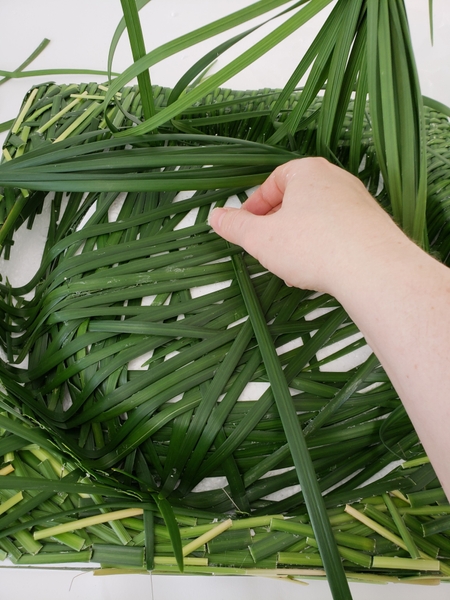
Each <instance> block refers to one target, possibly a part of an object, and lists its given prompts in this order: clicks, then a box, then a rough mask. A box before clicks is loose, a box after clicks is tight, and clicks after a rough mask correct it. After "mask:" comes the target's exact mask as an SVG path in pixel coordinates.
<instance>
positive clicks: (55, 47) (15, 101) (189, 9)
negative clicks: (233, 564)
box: [0, 0, 450, 600]
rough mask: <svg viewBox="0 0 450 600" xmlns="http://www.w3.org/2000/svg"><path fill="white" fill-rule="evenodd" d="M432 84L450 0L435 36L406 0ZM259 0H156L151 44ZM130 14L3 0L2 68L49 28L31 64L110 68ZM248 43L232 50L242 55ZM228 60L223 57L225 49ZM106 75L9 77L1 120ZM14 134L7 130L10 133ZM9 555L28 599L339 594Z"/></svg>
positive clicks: (5, 571) (314, 585)
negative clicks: (35, 95) (45, 86)
mask: <svg viewBox="0 0 450 600" xmlns="http://www.w3.org/2000/svg"><path fill="white" fill-rule="evenodd" d="M405 2H406V6H407V10H408V14H409V19H410V25H411V31H412V36H413V45H414V48H415V52H416V60H417V64H418V68H419V74H420V80H421V84H422V92H423V93H424V94H425V95H427V96H431V97H433V98H435V99H437V100H440V101H441V102H444V103H446V104H448V105H450V77H449V64H450V60H449V59H450V45H449V38H450V9H449V5H448V1H447V0H434V18H435V24H434V30H435V32H434V46H433V47H432V46H431V44H430V35H429V22H428V0H405ZM250 3H251V2H250V0H215V1H212V0H190V1H189V2H187V1H183V0H153V1H152V2H150V4H149V5H148V6H147V7H145V9H144V10H143V11H142V21H143V28H144V33H145V37H146V46H147V50H151V49H152V48H155V47H157V46H159V45H160V44H162V43H164V42H166V41H169V40H171V39H173V38H174V37H176V36H178V35H181V34H183V33H186V32H188V31H190V30H192V29H193V28H194V27H198V26H200V25H203V24H206V23H208V22H210V21H212V20H214V19H215V18H218V17H220V16H223V15H225V14H229V13H230V12H232V11H233V10H237V9H239V8H242V7H243V6H245V5H248V4H250ZM324 16H325V13H324V14H323V15H321V17H320V19H317V20H316V22H315V23H312V24H310V25H309V24H308V25H307V26H306V27H304V28H303V30H302V31H301V32H300V33H297V34H296V35H295V36H293V37H291V38H289V39H287V40H285V41H284V42H283V43H282V44H281V45H280V46H279V47H278V48H277V49H275V50H274V51H273V52H272V53H271V54H270V55H268V56H266V57H264V58H263V59H261V60H260V61H258V62H257V63H255V64H254V65H252V66H251V67H250V68H248V69H247V70H246V71H245V72H243V73H242V74H240V75H239V76H237V77H235V78H234V79H233V80H231V81H230V82H227V84H226V85H227V87H231V88H233V89H258V88H259V87H280V86H282V85H283V84H284V83H285V82H286V80H287V78H288V77H289V75H290V73H291V71H292V69H293V68H294V67H295V66H296V64H297V62H298V57H299V56H300V55H301V53H302V52H303V50H304V49H305V48H306V47H307V45H308V43H309V42H310V41H311V39H312V36H313V35H314V32H315V31H316V30H317V27H318V26H319V25H320V22H322V21H323V18H324ZM120 17H121V7H120V1H119V0H77V1H76V2H69V1H68V0H38V1H37V0H14V1H13V0H2V2H1V3H0V27H1V38H0V39H1V46H2V50H1V55H0V69H5V70H14V69H15V68H16V67H17V66H18V65H19V64H20V63H21V62H22V61H24V60H25V59H26V58H27V56H28V55H29V54H30V53H31V52H32V51H33V50H34V49H35V48H36V46H37V45H38V44H39V43H40V42H41V41H42V39H43V38H44V37H47V38H49V39H50V40H51V44H50V45H49V46H48V47H47V49H46V50H45V51H44V53H43V54H42V55H41V56H40V57H39V58H38V59H37V60H36V61H35V62H34V63H33V64H32V65H31V66H30V67H28V69H44V68H87V69H106V60H107V54H108V48H109V43H110V40H111V37H112V34H113V32H114V30H115V28H116V26H117V23H118V22H119V19H120ZM227 37H228V34H223V35H222V36H221V37H220V38H217V39H216V40H215V41H214V42H207V43H203V44H201V45H200V46H198V47H196V48H193V49H191V50H187V51H183V52H182V53H181V54H180V55H176V56H175V57H173V58H171V59H169V60H166V61H165V62H163V63H161V64H160V65H156V66H155V67H154V68H153V69H152V73H151V76H152V82H153V83H156V84H159V85H165V86H173V85H174V84H175V83H176V81H177V80H178V78H179V77H180V76H181V75H182V74H183V73H184V72H185V71H186V70H187V68H189V66H190V65H191V64H192V63H193V62H194V61H195V60H197V59H198V58H200V57H201V56H202V55H204V54H205V52H206V50H207V49H209V48H211V47H213V45H216V44H218V43H219V41H223V40H225V39H227ZM241 50H242V47H239V48H238V49H235V50H233V51H232V52H229V53H228V55H227V57H229V58H232V57H234V56H236V54H237V53H239V52H240V51H241ZM221 62H223V60H222V59H221ZM130 63H131V55H130V52H129V49H128V43H127V39H126V37H125V36H123V39H122V41H121V43H120V44H119V47H118V51H117V54H116V60H115V62H114V68H115V70H116V71H122V70H124V69H125V68H126V67H127V66H129V64H130ZM94 79H96V80H97V81H104V79H105V78H103V77H101V76H97V77H96V78H94V77H92V76H68V75H62V76H58V77H56V76H51V77H41V78H33V79H18V80H14V81H9V82H7V83H6V84H5V85H3V86H1V87H0V122H3V121H6V120H7V119H11V118H13V117H15V116H16V115H17V113H18V111H19V108H20V105H21V102H22V98H23V96H24V95H25V93H26V91H27V90H28V89H29V87H31V85H32V84H35V83H37V82H44V81H49V80H51V81H57V82H64V83H73V82H82V81H84V82H87V81H92V80H94ZM3 138H4V135H3V136H1V135H0V141H2V139H3ZM1 564H2V563H0V577H1V579H0V590H1V591H0V597H1V598H2V599H3V598H5V599H6V598H7V599H8V600H16V599H17V600H19V599H20V600H22V599H23V598H24V597H26V596H32V597H33V599H34V600H41V599H42V600H44V599H45V600H53V599H57V600H66V599H68V600H78V599H81V598H83V599H84V598H86V597H90V598H93V599H95V600H118V599H122V598H132V599H133V600H144V599H145V600H169V599H172V598H177V597H182V598H183V600H191V598H192V599H194V598H195V600H206V599H207V598H208V600H209V599H210V598H211V597H213V598H214V600H222V599H223V600H225V599H228V598H233V600H244V599H245V600H247V599H250V598H253V597H258V598H259V599H260V600H266V599H267V600H269V599H273V598H277V600H293V599H294V598H295V599H301V600H327V599H329V598H331V594H330V592H329V590H328V586H327V584H326V583H325V582H310V584H309V586H308V587H306V586H301V585H299V584H296V583H291V582H286V581H284V582H283V581H274V580H271V579H264V578H254V577H246V578H245V577H227V578H224V577H192V576H177V577H175V576H174V577H172V576H154V575H153V576H152V575H150V574H149V575H135V576H134V575H127V576H107V577H93V575H92V573H80V572H77V571H75V572H74V571H70V570H52V571H47V570H43V569H16V568H14V569H11V568H6V567H2V566H1ZM351 587H352V591H353V595H354V599H355V600H363V599H364V600H372V599H373V600H375V599H377V600H378V599H379V597H380V595H382V596H383V597H384V600H390V599H392V600H393V599H394V598H396V599H397V600H406V599H408V600H422V599H426V600H444V599H450V586H448V585H445V584H441V585H440V586H437V587H428V586H427V587H424V586H413V585H406V584H402V585H394V584H389V585H386V586H375V585H368V584H352V585H351Z"/></svg>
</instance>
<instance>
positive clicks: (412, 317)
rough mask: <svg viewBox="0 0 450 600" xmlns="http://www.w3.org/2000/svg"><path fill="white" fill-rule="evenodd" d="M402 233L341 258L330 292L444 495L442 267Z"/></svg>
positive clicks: (447, 328) (448, 293) (448, 427)
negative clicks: (369, 352) (397, 401)
mask: <svg viewBox="0 0 450 600" xmlns="http://www.w3.org/2000/svg"><path fill="white" fill-rule="evenodd" d="M402 236H403V234H401V235H400V236H399V238H398V239H399V242H398V244H395V243H394V244H392V245H390V246H389V247H386V248H385V250H384V251H383V252H377V253H373V252H368V253H367V254H366V253H364V251H361V252H360V253H359V254H358V255H357V257H355V258H354V260H349V264H348V271H347V274H346V275H344V274H343V273H341V276H342V277H341V283H340V285H339V286H337V289H336V296H337V297H338V299H339V300H340V301H341V302H342V304H343V306H344V307H345V308H346V310H347V311H348V312H349V315H350V316H351V318H352V319H353V320H354V321H355V323H356V324H357V325H358V327H359V328H360V329H361V331H362V333H363V334H364V336H365V337H366V340H367V342H368V343H369V345H370V346H371V347H372V349H373V350H374V352H375V354H376V355H377V356H378V358H379V360H380V362H381V363H382V365H383V367H384V368H385V370H386V372H387V374H388V375H389V377H390V379H391V381H392V383H393V385H394V387H395V389H396V390H397V393H398V394H399V396H400V398H401V400H402V401H403V403H404V406H405V408H406V410H407V412H408V414H409V416H410V418H411V420H412V422H413V424H414V426H415V428H416V431H417V433H418V435H419V437H420V439H421V441H422V443H423V445H424V447H425V449H426V451H427V453H428V456H429V458H430V460H431V462H432V464H433V466H434V467H435V469H436V472H437V474H438V477H439V478H440V480H441V483H442V485H443V487H444V488H445V489H446V492H447V495H448V496H449V497H450V460H449V458H450V270H449V269H447V268H446V267H445V266H443V265H442V264H440V263H439V262H437V261H435V260H434V259H433V258H431V257H430V256H429V255H427V254H425V253H424V252H422V251H421V250H420V249H419V248H417V247H416V246H415V245H414V244H412V242H410V241H409V240H406V238H404V236H403V239H402Z"/></svg>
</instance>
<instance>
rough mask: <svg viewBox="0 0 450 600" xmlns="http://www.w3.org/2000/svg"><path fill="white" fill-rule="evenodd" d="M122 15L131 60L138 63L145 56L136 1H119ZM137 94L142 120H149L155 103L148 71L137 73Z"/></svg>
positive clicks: (153, 111)
mask: <svg viewBox="0 0 450 600" xmlns="http://www.w3.org/2000/svg"><path fill="white" fill-rule="evenodd" d="M120 3H121V5H122V10H123V15H124V19H125V23H126V26H127V31H128V37H129V39H130V46H131V52H132V55H133V60H134V61H138V60H139V59H140V58H142V57H143V56H145V54H146V52H145V43H144V36H143V33H142V27H141V21H140V19H139V12H138V7H137V6H136V0H120ZM137 79H138V85H139V92H140V94H141V102H142V110H143V112H144V118H145V119H150V118H151V117H153V115H154V114H155V112H156V111H155V102H154V99H153V89H152V84H151V81H150V73H149V71H148V70H146V71H142V73H139V75H138V77H137Z"/></svg>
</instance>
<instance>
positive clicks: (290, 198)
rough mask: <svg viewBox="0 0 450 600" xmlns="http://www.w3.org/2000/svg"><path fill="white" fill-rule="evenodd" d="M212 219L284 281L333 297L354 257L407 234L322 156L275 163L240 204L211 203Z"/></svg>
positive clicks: (355, 182)
mask: <svg viewBox="0 0 450 600" xmlns="http://www.w3.org/2000/svg"><path fill="white" fill-rule="evenodd" d="M210 224H211V226H212V228H213V229H214V230H215V231H216V233H218V234H219V235H221V236H222V237H224V238H225V239H226V240H228V241H229V242H232V243H234V244H237V245H239V246H242V247H243V248H244V249H245V250H246V251H247V252H249V253H250V254H251V255H252V256H254V257H255V258H256V259H257V260H258V261H259V262H260V263H261V264H262V265H263V266H264V267H266V268H267V269H268V270H269V271H271V272H272V273H274V274H275V275H277V276H278V277H280V278H282V279H284V281H285V282H286V283H287V284H289V285H293V286H297V287H301V288H305V289H313V290H317V291H321V292H322V291H323V292H328V293H331V294H333V295H335V296H338V295H339V286H340V285H341V284H342V279H343V278H344V279H345V278H347V279H348V277H350V279H351V274H352V271H353V272H354V273H355V275H356V273H357V268H356V267H360V266H361V265H356V264H355V262H361V261H363V260H364V255H367V253H369V254H370V252H381V251H383V249H386V247H387V246H390V244H391V243H392V241H393V240H394V241H397V243H398V242H399V241H400V243H401V241H402V239H403V238H405V240H407V238H406V236H404V234H403V233H402V232H401V231H400V229H399V228H398V227H397V226H396V225H395V224H394V223H393V221H392V219H391V218H390V217H389V215H388V214H387V213H385V211H384V210H383V209H382V208H381V207H380V206H379V205H378V204H377V202H376V201H375V200H374V199H373V198H372V196H371V195H370V194H369V193H368V192H367V190H366V189H365V187H364V185H363V184H362V183H361V182H360V181H359V180H358V179H357V178H356V177H354V176H353V175H351V174H350V173H348V172H346V171H344V170H343V169H340V168H339V167H336V166H334V165H332V164H331V163H329V162H328V161H326V160H325V159H322V158H304V159H298V160H293V161H291V162H288V163H286V164H284V165H282V166H280V167H278V168H277V169H276V170H275V171H274V172H273V173H272V174H271V175H270V176H269V177H268V179H267V180H266V181H265V182H264V183H263V184H262V186H261V187H260V188H259V189H258V190H257V191H256V192H255V193H254V194H252V195H251V196H250V198H249V199H248V200H247V201H246V202H244V204H243V205H242V208H241V209H234V208H218V209H215V210H213V211H212V213H211V215H210Z"/></svg>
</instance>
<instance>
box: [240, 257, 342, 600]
mask: <svg viewBox="0 0 450 600" xmlns="http://www.w3.org/2000/svg"><path fill="white" fill-rule="evenodd" d="M233 264H234V266H235V270H236V277H237V279H238V282H239V285H240V287H241V291H242V295H243V297H244V301H245V303H246V305H247V310H248V312H249V318H250V320H251V322H252V325H253V328H254V330H255V335H256V339H257V341H258V345H259V347H260V350H261V354H262V356H263V360H264V364H265V367H266V369H267V371H268V374H269V379H270V382H271V386H272V389H273V393H274V397H275V401H276V403H277V407H278V411H279V413H280V416H281V420H282V422H283V428H284V430H285V433H286V438H287V440H288V444H289V447H290V450H291V454H292V458H293V461H294V465H295V467H296V472H297V476H298V479H299V481H300V485H301V488H302V491H303V495H304V497H305V502H306V506H307V508H308V513H309V515H310V518H311V523H312V525H313V528H314V531H315V535H316V538H317V541H318V544H319V548H320V552H321V556H322V559H323V562H324V565H325V569H326V571H327V574H328V578H329V583H330V588H331V591H332V593H333V596H334V597H335V598H350V597H351V594H350V590H349V588H348V583H347V579H346V577H345V574H344V571H343V569H342V564H341V560H340V557H339V553H338V550H337V547H336V542H335V540H334V536H333V533H332V530H331V526H330V522H329V520H328V515H327V513H326V511H325V507H324V504H323V500H322V496H321V494H320V491H319V488H318V485H317V480H316V475H315V472H314V468H313V466H312V462H311V458H310V455H309V453H308V449H307V447H306V443H305V440H304V437H303V434H302V431H301V429H300V427H299V424H298V419H297V414H296V412H295V409H294V406H293V404H292V399H291V395H290V392H289V388H288V386H287V382H286V379H285V376H284V374H283V371H282V369H281V366H280V363H279V360H278V356H277V354H276V351H275V348H274V346H273V342H272V339H271V337H270V334H269V331H268V328H267V325H266V321H265V319H264V317H263V315H262V312H261V308H260V306H259V302H258V299H257V297H256V295H255V292H254V289H253V286H252V284H251V280H250V278H249V277H248V275H246V273H245V271H244V268H245V267H244V266H243V263H242V259H240V258H238V257H236V256H234V257H233Z"/></svg>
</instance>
